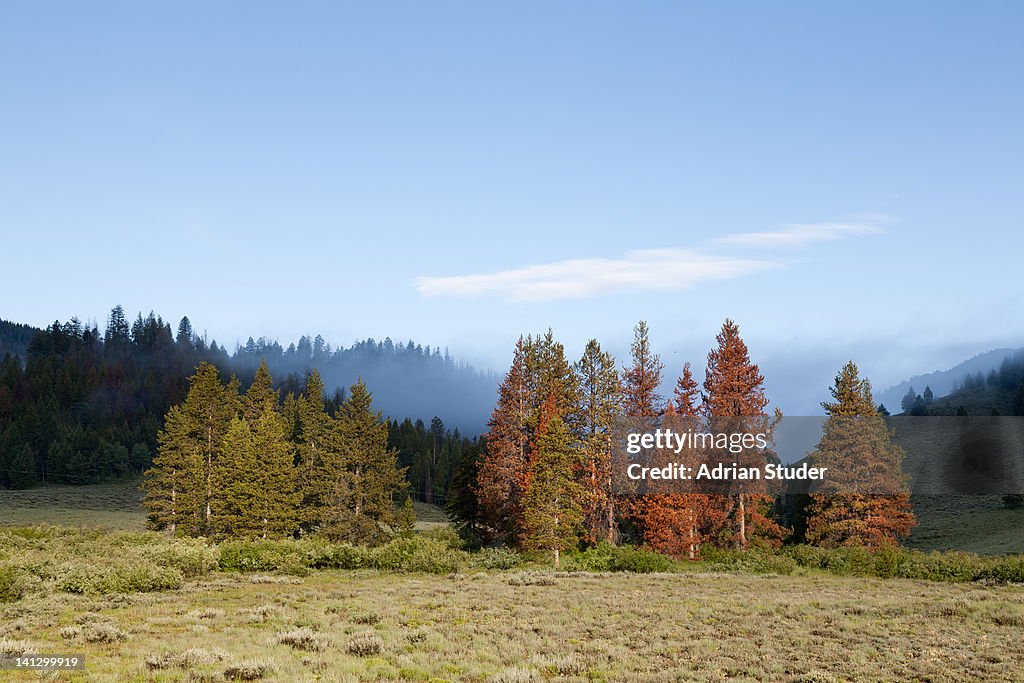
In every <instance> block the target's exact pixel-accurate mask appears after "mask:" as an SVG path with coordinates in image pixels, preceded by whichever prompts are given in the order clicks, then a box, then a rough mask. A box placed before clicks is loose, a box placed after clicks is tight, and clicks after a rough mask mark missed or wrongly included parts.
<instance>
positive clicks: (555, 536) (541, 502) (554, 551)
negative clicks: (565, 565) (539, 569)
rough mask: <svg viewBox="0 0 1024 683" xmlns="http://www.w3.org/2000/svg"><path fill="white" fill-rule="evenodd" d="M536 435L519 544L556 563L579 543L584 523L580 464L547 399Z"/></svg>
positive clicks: (569, 434) (570, 438) (563, 425)
mask: <svg viewBox="0 0 1024 683" xmlns="http://www.w3.org/2000/svg"><path fill="white" fill-rule="evenodd" d="M546 406H547V407H546V409H545V410H544V411H543V414H542V417H541V423H540V424H539V425H538V428H537V432H536V434H535V448H534V450H533V453H532V456H533V457H532V462H531V468H530V482H529V489H528V490H527V493H526V499H525V501H524V505H523V533H522V546H523V547H524V548H525V549H527V550H543V551H546V552H550V553H551V557H552V561H553V563H554V565H555V566H556V567H557V566H559V563H560V559H561V552H562V551H563V550H569V549H571V548H574V547H576V546H577V544H578V543H579V538H580V533H581V531H582V528H581V526H582V523H583V496H584V491H583V487H582V486H580V484H579V482H578V480H577V474H578V471H579V469H580V466H581V458H580V454H579V452H578V451H577V450H576V449H574V448H573V436H572V433H571V432H570V431H569V428H568V427H567V426H566V425H565V423H564V422H563V421H562V419H561V417H559V416H558V415H557V414H553V412H554V411H553V410H552V408H553V401H551V400H549V401H548V403H547V404H546Z"/></svg>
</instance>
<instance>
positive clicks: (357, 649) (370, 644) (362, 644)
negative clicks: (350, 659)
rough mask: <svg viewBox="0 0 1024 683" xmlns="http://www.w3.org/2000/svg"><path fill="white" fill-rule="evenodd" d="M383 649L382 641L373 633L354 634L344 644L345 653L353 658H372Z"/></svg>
mask: <svg viewBox="0 0 1024 683" xmlns="http://www.w3.org/2000/svg"><path fill="white" fill-rule="evenodd" d="M383 649H384V641H383V640H381V638H380V636H378V635H377V634H376V633H374V632H373V631H362V632H361V633H355V634H353V635H352V637H351V638H349V639H348V641H347V642H346V643H345V652H347V653H348V654H350V655H353V656H355V657H373V656H375V655H379V654H380V653H381V650H383Z"/></svg>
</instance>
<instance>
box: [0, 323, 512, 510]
mask: <svg viewBox="0 0 1024 683" xmlns="http://www.w3.org/2000/svg"><path fill="white" fill-rule="evenodd" d="M0 341H2V343H3V345H4V346H3V348H4V349H5V350H6V353H5V354H3V355H0V488H4V487H8V488H25V487H30V486H34V485H36V484H38V483H42V482H48V483H63V484H84V483H90V482H96V481H102V480H107V479H112V478H117V477H121V476H125V475H130V474H133V473H134V474H138V473H141V472H142V471H144V470H145V469H146V468H147V467H149V465H150V463H151V461H152V458H153V455H154V454H155V452H156V446H157V433H158V431H159V430H160V429H161V427H162V426H163V424H164V416H165V414H166V413H167V411H168V409H169V408H170V407H171V406H172V405H175V404H177V403H180V402H181V401H183V400H184V398H185V396H186V393H187V389H188V381H187V378H188V377H189V376H190V375H192V374H193V372H194V371H195V368H196V367H197V366H198V365H199V364H200V363H201V362H203V361H206V362H209V363H211V364H214V365H216V366H217V367H218V368H220V370H221V373H222V374H223V375H224V377H223V378H224V379H225V381H227V380H228V379H229V378H230V377H231V376H235V377H237V379H238V383H239V386H240V387H241V388H242V389H244V388H247V387H248V386H249V385H250V384H251V382H252V379H253V377H254V375H255V373H256V369H257V367H258V366H259V363H260V361H261V360H262V359H263V358H264V357H266V360H267V363H268V365H269V366H270V367H271V369H272V370H273V372H274V374H275V376H276V377H278V378H279V380H280V381H279V382H278V383H276V384H275V389H278V390H280V395H281V396H282V397H284V396H286V395H287V394H289V393H292V394H295V395H298V394H299V393H300V392H301V391H302V390H303V388H304V387H305V385H306V377H307V375H308V373H309V372H310V371H311V370H312V369H314V368H322V372H323V373H324V374H325V375H326V376H327V377H328V379H327V380H326V382H325V386H326V392H325V393H326V394H327V397H328V400H327V402H326V407H327V409H328V410H330V411H332V414H333V412H334V411H336V410H337V408H338V406H339V405H341V403H342V402H343V401H344V399H345V396H344V390H342V389H340V388H338V387H344V386H350V385H352V384H355V383H356V381H357V380H358V379H359V378H360V377H362V378H363V381H364V382H365V384H366V385H367V387H368V388H369V390H370V391H371V392H373V393H374V403H375V405H376V406H378V407H379V408H381V409H382V410H383V412H384V415H385V416H386V417H391V418H394V421H393V424H392V423H391V422H390V421H389V436H390V438H391V439H392V440H393V442H394V443H393V446H394V447H395V448H397V449H398V450H399V453H400V461H401V463H402V464H403V465H404V466H406V467H408V471H409V472H410V483H411V486H412V490H413V492H414V495H416V496H417V497H420V498H423V499H425V500H433V499H438V500H440V497H443V495H444V493H445V491H446V490H447V486H448V482H449V481H450V479H451V476H452V471H453V469H454V465H453V463H454V462H455V461H456V460H457V459H458V458H459V457H460V454H461V451H462V448H463V446H464V445H465V444H468V443H470V441H469V439H467V438H465V437H464V436H463V434H467V435H472V434H475V432H476V431H477V430H478V429H479V428H481V427H482V426H483V420H484V417H483V415H484V414H485V413H486V411H487V406H488V405H489V404H490V403H491V401H492V399H493V395H494V388H495V385H496V381H495V380H494V379H493V378H492V377H491V376H489V375H487V374H485V373H480V372H477V371H476V370H474V369H473V368H471V367H469V366H467V365H465V364H461V363H458V362H456V361H455V360H454V359H453V358H451V356H449V355H448V354H447V353H442V352H441V351H440V350H439V349H431V348H430V347H429V346H428V347H423V346H421V345H419V344H415V343H414V342H411V341H410V342H408V343H406V344H398V345H395V344H393V343H392V342H391V341H390V340H389V339H388V340H385V341H383V342H376V341H374V340H366V341H364V342H360V343H357V344H355V345H354V346H352V347H351V348H345V349H338V350H332V349H331V348H330V347H329V346H328V345H327V344H326V343H325V342H324V341H323V339H322V338H320V337H316V338H314V339H313V340H310V339H309V338H307V337H303V338H302V339H300V340H299V342H298V343H297V344H292V345H290V346H289V347H288V348H287V349H283V348H282V347H281V346H280V345H279V344H277V343H276V342H269V341H266V340H261V341H260V342H258V343H257V342H255V341H252V340H250V341H249V343H247V344H246V345H245V346H242V347H239V348H238V349H236V350H235V352H234V353H229V352H228V351H227V350H226V349H225V348H224V347H223V346H221V345H219V344H218V343H217V342H216V341H215V340H214V341H209V342H208V341H206V340H205V339H204V338H202V337H200V336H199V335H197V334H196V333H195V332H194V330H193V327H192V324H191V322H190V321H189V319H188V318H187V317H186V318H183V319H182V320H181V321H180V322H179V324H178V325H177V327H176V328H172V327H171V325H170V324H169V323H168V322H166V321H164V320H163V319H162V318H161V317H160V316H158V315H155V314H153V313H150V314H149V315H147V316H143V315H142V314H139V315H138V316H136V318H135V319H134V321H133V322H130V321H129V319H128V317H127V316H126V315H125V312H124V310H123V309H122V308H121V307H120V306H117V307H115V308H114V309H113V310H112V311H111V313H110V316H109V319H108V321H107V324H106V326H105V329H104V330H102V331H101V330H100V329H99V327H98V326H97V325H95V324H93V325H88V324H83V323H82V322H81V321H79V320H77V319H72V320H70V321H67V322H60V321H57V322H54V323H53V324H52V325H50V326H49V327H47V328H46V329H45V330H36V329H34V328H31V327H29V326H27V325H16V324H13V323H6V322H4V323H2V324H0ZM348 378H351V381H349V380H348ZM431 408H434V409H435V410H433V411H432V410H431ZM474 413H475V417H474ZM407 417H408V418H410V419H408V420H405V418H407ZM432 418H435V419H434V420H433V421H432ZM403 420H405V423H403V422H402V421H403ZM442 420H444V421H446V422H447V423H448V425H451V426H452V427H461V428H462V431H461V432H460V431H459V429H454V431H450V428H449V427H446V426H445V422H443V421H442ZM426 423H431V427H430V429H429V430H428V429H427V427H426V426H425V425H426Z"/></svg>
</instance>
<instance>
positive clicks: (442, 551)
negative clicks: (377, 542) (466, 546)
mask: <svg viewBox="0 0 1024 683" xmlns="http://www.w3.org/2000/svg"><path fill="white" fill-rule="evenodd" d="M465 558H466V553H464V552H462V551H459V550H453V549H452V548H451V547H449V546H448V545H446V544H444V543H442V542H441V541H437V540H434V539H431V538H426V537H422V536H414V537H412V538H396V539H394V540H393V541H391V542H389V543H386V544H384V545H382V546H379V547H377V548H373V549H372V550H371V551H370V562H371V566H372V567H374V568H375V569H383V570H389V571H403V572H426V573H429V574H450V573H452V572H457V571H459V570H460V569H461V568H462V566H463V564H464V563H465Z"/></svg>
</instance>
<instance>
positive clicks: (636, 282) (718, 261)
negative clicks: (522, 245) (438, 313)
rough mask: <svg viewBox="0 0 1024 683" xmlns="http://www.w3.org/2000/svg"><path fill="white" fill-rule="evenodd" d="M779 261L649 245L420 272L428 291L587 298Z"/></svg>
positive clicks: (419, 285) (421, 287)
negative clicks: (458, 271)
mask: <svg viewBox="0 0 1024 683" xmlns="http://www.w3.org/2000/svg"><path fill="white" fill-rule="evenodd" d="M777 265H779V264H778V263H777V262H774V261H766V260H760V259H744V258H729V257H722V256H715V255H712V254H707V253H703V252H700V251H696V250H692V249H645V250H639V251H631V252H628V253H627V254H626V255H625V256H624V257H623V258H619V259H606V258H592V259H571V260H567V261H558V262H555V263H545V264H539V265H533V266H526V267H523V268H516V269H514V270H505V271H500V272H497V273H485V274H479V275H455V276H450V277H420V278H417V279H416V290H417V291H418V292H419V293H420V294H421V295H423V296H427V297H439V296H450V297H460V298H478V297H482V296H490V295H496V296H500V297H502V298H504V299H505V300H507V301H513V302H527V301H555V300H563V299H582V298H590V297H595V296H600V295H602V294H613V293H619V292H639V291H669V290H680V289H687V288H690V287H693V286H694V285H696V284H698V283H701V282H707V281H712V280H727V279H732V278H737V277H741V276H744V275H748V274H750V273H754V272H758V271H761V270H765V269H767V268H771V267H774V266H777Z"/></svg>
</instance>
